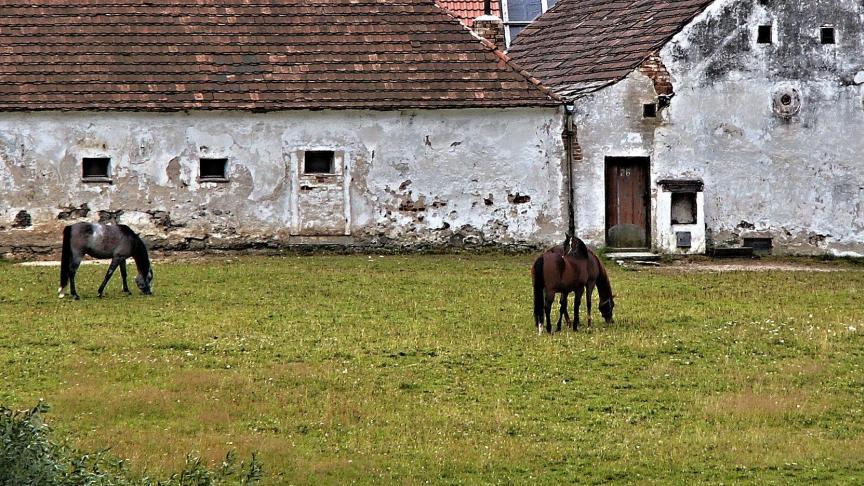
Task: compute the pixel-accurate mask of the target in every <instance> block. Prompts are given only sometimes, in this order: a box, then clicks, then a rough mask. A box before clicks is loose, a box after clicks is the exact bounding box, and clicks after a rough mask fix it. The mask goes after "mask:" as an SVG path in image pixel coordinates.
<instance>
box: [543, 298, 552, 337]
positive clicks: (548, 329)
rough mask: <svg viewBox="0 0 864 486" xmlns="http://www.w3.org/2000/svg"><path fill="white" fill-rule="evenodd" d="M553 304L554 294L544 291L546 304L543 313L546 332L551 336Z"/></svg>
mask: <svg viewBox="0 0 864 486" xmlns="http://www.w3.org/2000/svg"><path fill="white" fill-rule="evenodd" d="M554 302H555V292H554V291H553V292H550V291H548V290H547V291H546V302H545V306H544V308H543V311H544V312H545V314H546V332H547V333H549V334H552V304H553V303H554Z"/></svg>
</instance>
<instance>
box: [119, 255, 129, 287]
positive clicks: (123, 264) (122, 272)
mask: <svg viewBox="0 0 864 486" xmlns="http://www.w3.org/2000/svg"><path fill="white" fill-rule="evenodd" d="M120 276H121V277H123V293H124V294H131V292H129V285H128V284H127V283H126V259H125V258H124V259H123V260H120Z"/></svg>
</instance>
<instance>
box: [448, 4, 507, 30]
mask: <svg viewBox="0 0 864 486" xmlns="http://www.w3.org/2000/svg"><path fill="white" fill-rule="evenodd" d="M436 3H437V4H438V6H439V7H441V8H443V9H445V10H447V11H449V12H451V13H452V14H453V15H455V16H456V17H457V18H458V19H459V20H460V21H461V22H462V23H463V24H465V25H466V26H468V27H471V26H472V25H473V24H474V19H476V18H477V17H479V16H481V15H483V14H484V13H485V2H484V1H482V0H481V1H479V2H466V1H456V0H438V1H437V2H436ZM490 3H491V7H492V8H491V10H492V15H495V16H496V17H500V16H501V9H500V8H498V3H499V2H498V0H492V1H491V2H490Z"/></svg>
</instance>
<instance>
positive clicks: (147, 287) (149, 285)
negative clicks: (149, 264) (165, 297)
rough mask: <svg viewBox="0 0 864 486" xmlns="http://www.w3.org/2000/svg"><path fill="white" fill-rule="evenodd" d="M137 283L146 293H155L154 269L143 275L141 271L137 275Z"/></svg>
mask: <svg viewBox="0 0 864 486" xmlns="http://www.w3.org/2000/svg"><path fill="white" fill-rule="evenodd" d="M135 285H137V286H138V290H140V291H141V293H142V294H144V295H152V294H153V269H152V268H151V269H148V270H147V275H146V276H145V275H141V274H140V273H139V274H138V275H136V276H135Z"/></svg>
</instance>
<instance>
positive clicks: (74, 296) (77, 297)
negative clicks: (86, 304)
mask: <svg viewBox="0 0 864 486" xmlns="http://www.w3.org/2000/svg"><path fill="white" fill-rule="evenodd" d="M72 300H81V297H79V296H77V295H73V296H72Z"/></svg>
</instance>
